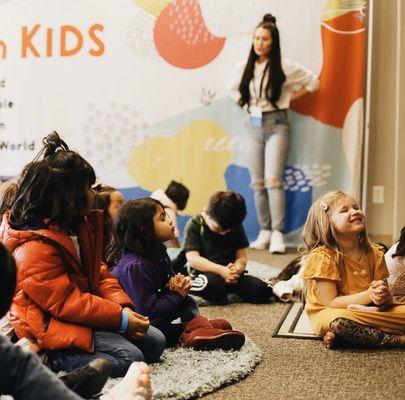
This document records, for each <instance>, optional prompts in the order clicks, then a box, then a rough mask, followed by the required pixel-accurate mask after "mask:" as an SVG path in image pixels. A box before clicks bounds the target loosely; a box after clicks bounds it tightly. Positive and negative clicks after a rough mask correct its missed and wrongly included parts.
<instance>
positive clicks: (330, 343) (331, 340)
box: [323, 331, 337, 349]
mask: <svg viewBox="0 0 405 400" xmlns="http://www.w3.org/2000/svg"><path fill="white" fill-rule="evenodd" d="M323 343H324V344H325V347H326V348H327V349H333V348H334V347H335V346H336V343H337V338H336V335H335V334H334V333H333V332H332V331H328V332H326V333H325V336H324V337H323Z"/></svg>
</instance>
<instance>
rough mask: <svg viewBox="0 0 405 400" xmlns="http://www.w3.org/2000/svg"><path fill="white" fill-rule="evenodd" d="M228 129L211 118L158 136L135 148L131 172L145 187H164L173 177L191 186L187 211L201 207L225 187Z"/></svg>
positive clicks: (131, 159)
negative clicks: (171, 133) (166, 134)
mask: <svg viewBox="0 0 405 400" xmlns="http://www.w3.org/2000/svg"><path fill="white" fill-rule="evenodd" d="M228 140H229V136H228V134H227V133H226V131H225V130H224V129H223V128H222V127H221V126H220V125H218V124H217V123H216V122H213V121H211V120H208V119H199V120H195V121H192V122H190V123H189V124H187V125H186V126H185V127H184V128H182V129H181V130H180V131H179V132H178V133H176V134H175V135H174V136H171V137H162V136H155V137H152V138H150V139H147V140H145V141H144V142H142V143H141V144H140V145H139V146H137V147H135V148H134V149H133V150H132V153H131V155H130V157H129V159H128V160H127V168H128V172H129V174H130V175H131V176H132V177H133V178H134V179H135V181H136V182H137V183H138V185H139V186H141V187H142V188H143V189H145V190H150V191H153V190H156V189H159V188H161V189H165V188H166V186H167V184H168V183H169V182H170V181H171V180H172V179H174V180H176V181H179V182H181V183H183V184H184V185H186V186H187V187H188V188H189V189H190V198H189V201H188V204H187V208H186V209H185V210H184V213H186V214H195V213H198V212H200V211H201V208H202V207H203V206H204V205H205V204H206V202H207V200H208V198H209V197H210V196H211V195H212V194H213V193H214V192H215V191H217V190H226V182H225V177H224V174H225V170H226V168H227V167H228V165H229V164H230V162H231V159H232V153H231V151H230V150H228V149H227V148H226V143H228Z"/></svg>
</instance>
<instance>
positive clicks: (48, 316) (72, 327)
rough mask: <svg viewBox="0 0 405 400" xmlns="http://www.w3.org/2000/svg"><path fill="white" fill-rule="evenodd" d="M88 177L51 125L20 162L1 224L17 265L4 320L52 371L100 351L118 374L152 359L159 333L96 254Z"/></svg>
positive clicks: (97, 233)
mask: <svg viewBox="0 0 405 400" xmlns="http://www.w3.org/2000/svg"><path fill="white" fill-rule="evenodd" d="M41 155H43V157H42V159H41V160H39V158H40V157H41ZM94 181H95V174H94V170H93V168H92V167H91V166H90V164H89V163H88V162H87V161H86V160H84V159H83V158H82V157H81V156H80V155H79V154H78V153H76V152H73V151H70V150H69V148H68V146H67V145H66V143H65V142H64V141H63V140H61V139H60V137H59V136H58V134H57V133H56V132H54V133H52V134H50V135H48V137H47V138H45V139H44V148H43V149H42V150H41V152H40V154H39V155H38V156H37V157H36V159H35V160H34V161H33V162H32V163H30V164H29V165H28V166H27V167H26V168H25V169H24V171H23V174H22V177H21V182H20V186H19V189H18V192H17V195H16V200H15V203H14V204H13V207H12V209H11V211H10V212H9V213H6V214H5V215H4V217H3V221H2V224H1V226H0V241H1V242H2V243H3V244H4V245H5V246H6V248H7V249H8V250H9V251H10V252H12V253H13V255H14V257H15V260H16V263H17V269H18V279H17V290H16V294H15V297H14V300H13V304H12V307H11V310H10V313H9V320H10V323H11V324H12V325H13V327H14V330H15V332H16V334H17V336H18V337H19V338H22V337H26V338H28V339H31V340H33V341H34V342H36V344H37V345H38V346H39V347H40V348H41V349H42V350H46V351H47V355H48V359H49V362H50V367H51V368H52V369H53V370H54V371H59V370H65V371H71V370H73V369H75V368H77V367H79V366H82V365H85V364H87V363H89V362H90V361H91V360H92V359H94V358H105V359H107V360H108V361H110V363H111V366H112V368H111V376H123V375H124V374H125V373H126V371H127V369H128V368H129V366H130V364H131V363H132V362H133V361H147V362H154V361H156V360H157V359H158V358H159V357H160V355H161V353H162V352H163V349H164V347H165V339H164V336H163V334H162V333H161V332H160V331H159V330H157V329H156V328H154V327H152V326H149V320H148V318H146V317H143V316H141V315H140V314H137V313H135V312H134V311H133V310H132V307H133V303H132V302H131V300H130V299H129V298H128V296H127V295H126V294H125V293H124V291H123V290H122V289H121V287H120V285H119V283H118V281H117V279H116V278H115V277H114V276H112V275H111V274H110V273H109V271H108V269H107V267H106V266H105V265H104V264H103V263H102V262H101V258H102V252H103V230H102V227H103V219H102V213H101V212H97V211H92V212H90V207H89V205H90V204H93V192H92V191H91V185H92V184H93V183H94Z"/></svg>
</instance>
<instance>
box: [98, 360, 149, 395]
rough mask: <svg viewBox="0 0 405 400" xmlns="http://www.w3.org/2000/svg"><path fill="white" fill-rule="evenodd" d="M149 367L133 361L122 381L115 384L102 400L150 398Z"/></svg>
mask: <svg viewBox="0 0 405 400" xmlns="http://www.w3.org/2000/svg"><path fill="white" fill-rule="evenodd" d="M152 398H153V395H152V388H151V384H150V368H149V367H148V365H146V364H145V363H143V362H134V363H132V364H131V366H130V367H129V369H128V372H127V373H126V375H125V376H124V378H122V381H121V382H120V383H118V384H117V385H115V386H114V387H113V388H112V389H111V390H109V391H108V393H107V394H106V395H104V396H102V397H101V399H102V400H152Z"/></svg>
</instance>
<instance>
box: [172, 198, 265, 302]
mask: <svg viewBox="0 0 405 400" xmlns="http://www.w3.org/2000/svg"><path fill="white" fill-rule="evenodd" d="M245 216H246V205H245V200H244V199H243V197H242V196H241V195H240V194H238V193H235V192H233V191H226V192H216V193H214V194H213V195H212V196H211V198H210V199H209V201H208V204H207V206H206V207H205V208H204V209H203V211H202V212H201V214H198V215H196V216H195V217H193V218H192V219H191V220H190V221H189V222H188V223H187V225H186V228H185V239H184V244H183V250H182V252H183V253H185V255H186V258H187V262H188V266H189V267H191V268H192V270H193V271H192V274H193V275H194V276H195V275H198V277H199V279H196V280H195V282H193V285H192V289H191V291H190V293H191V294H195V295H197V296H200V297H203V298H205V299H207V300H209V301H211V302H214V303H219V304H226V303H227V294H228V293H237V294H238V295H240V296H241V297H242V299H243V300H245V301H247V302H250V303H264V302H266V301H268V300H269V297H270V295H271V293H272V291H271V288H269V287H268V286H267V284H266V283H265V282H263V281H262V280H260V279H258V278H256V277H253V276H249V275H246V274H245V269H246V264H247V248H248V246H249V242H248V240H247V237H246V234H245V231H244V229H243V226H242V222H243V220H244V219H245ZM181 258H182V256H181V255H180V256H179V257H178V258H177V261H176V262H177V263H178V260H179V259H180V260H181ZM197 283H198V284H197Z"/></svg>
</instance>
